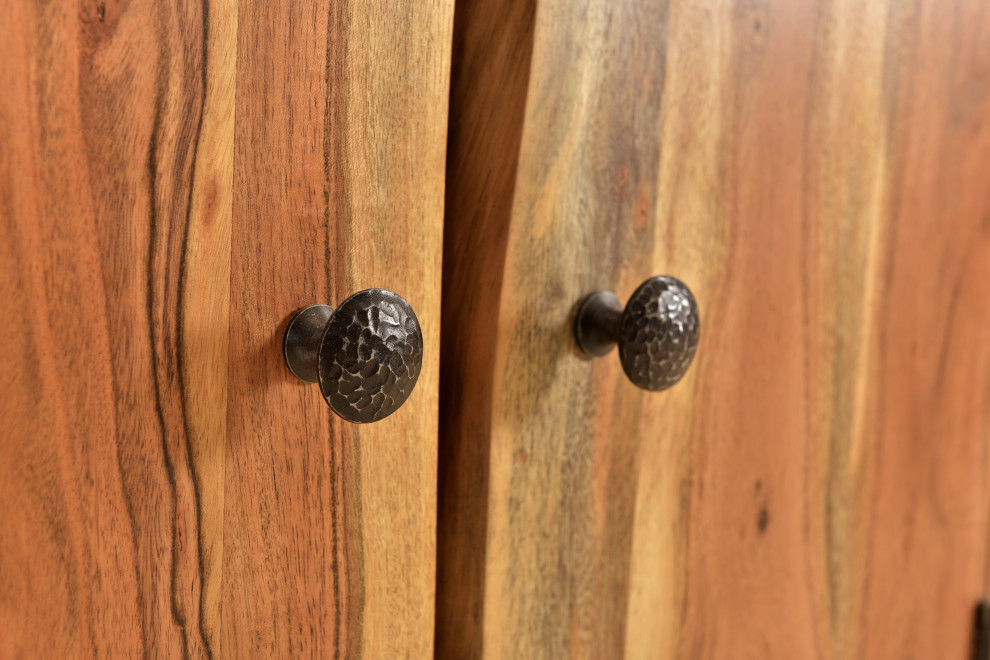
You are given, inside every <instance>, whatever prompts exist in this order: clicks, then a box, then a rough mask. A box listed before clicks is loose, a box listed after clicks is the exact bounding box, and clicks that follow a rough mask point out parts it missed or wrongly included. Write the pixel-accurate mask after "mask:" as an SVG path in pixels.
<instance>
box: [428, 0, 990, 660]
mask: <svg viewBox="0 0 990 660" xmlns="http://www.w3.org/2000/svg"><path fill="white" fill-rule="evenodd" d="M454 43H455V48H454V55H453V68H452V95H451V124H450V126H451V129H450V130H451V135H450V140H449V151H448V163H449V164H448V191H447V219H446V226H445V239H446V241H445V254H444V284H445V291H444V296H445V297H444V304H443V324H444V329H443V339H442V346H443V356H444V357H443V363H442V368H441V413H442V416H441V440H440V503H439V507H440V514H439V541H438V547H439V555H438V601H437V608H438V624H437V635H438V637H437V648H438V651H439V655H440V656H441V657H457V658H467V657H486V658H565V657H573V658H621V657H628V658H648V657H649V658H677V657H684V658H732V659H740V660H741V659H748V658H753V659H757V658H759V659H764V658H788V659H790V658H862V659H864V660H866V659H870V660H872V659H876V658H903V657H918V658H957V659H959V660H962V659H963V658H966V657H967V654H968V653H969V645H970V643H971V639H972V621H973V616H972V612H973V607H974V606H975V604H976V602H977V601H978V599H979V598H980V597H981V596H982V595H983V594H984V593H985V589H986V582H985V581H986V579H987V577H986V575H987V574H986V565H987V538H988V522H987V521H988V513H990V510H988V505H990V478H988V474H990V473H988V460H987V456H988V452H990V405H988V402H990V224H988V218H990V189H988V182H990V85H988V84H987V81H988V78H987V72H988V71H990V11H988V10H987V6H986V5H985V4H984V3H981V2H976V1H968V0H959V1H956V2H949V3H945V2H935V1H934V0H920V1H919V2H911V3H903V2H895V1H890V2H870V3H865V4H864V3H854V2H843V1H836V2H831V1H820V2H791V1H788V0H768V1H761V2H719V1H716V2H710V3H709V2H706V3H697V2H690V1H687V0H670V1H669V2H639V1H637V0H578V1H573V0H529V1H526V2H509V1H508V0H480V1H476V2H462V3H460V4H458V7H457V18H456V24H455V40H454ZM658 274H671V275H674V276H676V277H678V278H680V279H682V280H683V281H685V282H686V283H687V284H688V285H689V286H690V287H691V289H692V290H693V292H694V294H695V296H696V298H697V300H698V303H699V306H700V310H701V339H700V345H699V347H698V351H697V355H696V357H695V360H694V364H693V366H692V367H691V369H690V370H689V371H688V373H687V375H686V377H685V378H684V379H683V380H682V381H681V382H680V383H679V384H677V385H675V386H674V387H673V388H672V389H670V390H667V391H664V392H661V393H646V392H643V391H640V390H638V389H636V388H635V387H634V386H633V385H632V384H631V383H630V382H629V381H628V380H627V378H626V377H625V376H624V374H623V372H622V369H621V368H620V365H619V362H618V360H617V359H616V356H615V354H614V353H613V354H612V355H609V356H607V357H604V358H600V359H596V360H593V361H592V360H589V359H585V358H583V357H582V356H581V355H580V354H579V353H578V351H577V349H576V346H575V342H574V339H573V334H572V325H573V320H574V314H575V307H576V304H577V303H578V301H579V300H580V299H581V298H582V296H584V295H585V294H588V293H590V292H592V291H596V290H612V291H615V292H616V293H617V294H618V296H619V298H620V299H621V300H622V301H623V302H624V301H625V300H626V299H627V298H628V297H629V295H630V294H631V293H632V291H633V290H634V289H635V288H636V286H637V285H638V284H639V283H640V282H642V281H643V280H645V279H646V278H647V277H649V276H652V275H658Z"/></svg>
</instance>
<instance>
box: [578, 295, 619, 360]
mask: <svg viewBox="0 0 990 660" xmlns="http://www.w3.org/2000/svg"><path fill="white" fill-rule="evenodd" d="M621 321H622V303H621V302H620V301H619V299H618V298H617V297H616V296H615V294H614V293H612V292H611V291H596V292H595V293H592V294H589V295H588V296H587V297H585V299H584V300H582V301H581V304H580V305H579V306H578V311H577V316H576V317H575V318H574V339H575V340H577V345H578V348H580V349H581V350H582V351H584V352H585V353H587V354H588V355H590V356H592V357H602V356H603V355H608V354H609V353H610V352H611V351H612V349H613V348H615V344H616V342H617V341H618V339H619V325H620V323H621Z"/></svg>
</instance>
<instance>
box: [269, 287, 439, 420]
mask: <svg viewBox="0 0 990 660" xmlns="http://www.w3.org/2000/svg"><path fill="white" fill-rule="evenodd" d="M282 348H283V353H284V355H285V364H286V366H287V367H288V368H289V371H291V372H292V373H293V375H295V376H296V377H297V378H299V379H301V380H304V381H306V382H308V383H319V384H320V392H321V393H322V394H323V398H324V399H325V400H326V402H327V404H328V405H329V406H330V409H331V410H333V411H334V412H335V413H337V414H338V415H340V416H341V417H343V418H344V419H346V420H347V421H349V422H354V423H356V424H366V423H368V422H377V421H378V420H380V419H384V418H385V417H388V416H389V415H391V414H392V413H394V412H395V411H396V410H398V408H399V406H401V405H402V404H403V403H404V402H405V400H406V399H408V398H409V395H410V394H412V391H413V387H415V386H416V380H417V379H418V378H419V372H420V367H422V364H423V332H422V330H421V329H420V327H419V320H418V319H417V318H416V313H415V312H414V311H413V308H412V307H411V306H410V305H409V303H408V302H406V301H405V300H404V299H403V298H402V296H400V295H398V294H396V293H392V292H391V291H387V290H385V289H368V290H367V291H361V292H359V293H355V294H354V295H353V296H351V297H350V298H348V299H347V300H345V301H344V302H342V303H341V304H340V306H339V307H337V308H336V309H334V308H333V307H330V306H329V305H310V306H309V307H305V308H303V309H301V310H299V311H298V312H296V314H295V315H294V316H293V317H292V319H291V320H290V321H289V325H288V327H287V328H286V329H285V338H284V340H283V343H282Z"/></svg>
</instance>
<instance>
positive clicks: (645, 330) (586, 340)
mask: <svg viewBox="0 0 990 660" xmlns="http://www.w3.org/2000/svg"><path fill="white" fill-rule="evenodd" d="M700 333H701V324H700V321H699V318H698V305H697V303H696V302H695V300H694V296H693V295H692V294H691V290H690V289H688V288H687V285H686V284H684V282H681V281H680V280H679V279H677V278H676V277H670V276H668V275H660V276H658V277H651V278H650V279H648V280H646V281H645V282H643V283H642V284H641V285H640V286H639V288H638V289H636V292H635V293H633V294H632V297H631V298H629V302H628V303H626V307H625V309H623V308H622V303H620V302H619V299H618V298H617V297H616V296H615V294H614V293H612V292H610V291H598V292H596V293H592V294H591V295H589V296H587V297H586V298H585V299H584V300H583V301H582V302H581V305H580V306H579V307H578V313H577V317H576V319H575V321H574V336H575V338H576V339H577V344H578V346H579V347H580V348H581V350H582V351H584V352H585V353H587V354H588V355H591V356H593V357H600V356H602V355H605V354H607V353H608V352H609V351H611V350H612V347H613V346H615V344H618V345H619V361H620V362H621V363H622V369H623V371H625V372H626V375H627V376H628V377H629V380H631V381H632V382H633V384H634V385H636V387H640V388H642V389H644V390H650V391H651V392H658V391H660V390H665V389H667V388H668V387H670V386H671V385H673V384H674V383H676V382H677V381H679V380H680V379H681V377H683V376H684V374H685V372H687V370H688V367H689V366H691V360H692V359H693V358H694V353H695V350H696V349H697V348H698V336H699V334H700Z"/></svg>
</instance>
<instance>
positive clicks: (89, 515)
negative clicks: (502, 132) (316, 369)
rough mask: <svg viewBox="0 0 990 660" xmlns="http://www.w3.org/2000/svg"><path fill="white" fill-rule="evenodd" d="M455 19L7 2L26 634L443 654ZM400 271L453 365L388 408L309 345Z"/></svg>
mask: <svg viewBox="0 0 990 660" xmlns="http://www.w3.org/2000/svg"><path fill="white" fill-rule="evenodd" d="M451 21H452V4H451V2H449V1H445V0H438V1H436V2H422V3H415V5H413V4H412V3H408V5H407V3H403V2H399V1H397V0H396V1H393V2H384V3H376V4H375V5H374V6H371V5H368V4H364V3H356V2H353V3H348V2H329V1H324V2H317V3H293V2H289V1H288V0H278V1H276V2H266V3H253V2H243V3H240V6H238V4H237V3H236V2H235V1H234V0H211V1H210V2H208V3H206V2H181V3H167V2H166V3H154V2H149V1H146V0H135V1H133V2H129V3H120V2H113V1H111V2H84V3H59V2H40V3H38V2H28V1H26V0H14V1H13V2H6V3H2V6H0V63H2V64H0V364H2V365H3V368H2V369H0V502H2V506H0V657H43V658H59V657H100V658H106V657H114V658H135V657H178V656H191V657H321V658H322V657H340V658H345V657H346V658H353V657H383V658H396V657H420V658H421V657H429V656H430V655H431V654H432V648H433V642H432V638H433V602H434V584H435V579H434V564H435V540H434V539H435V520H436V512H435V482H436V425H437V380H438V359H439V350H438V349H439V324H438V322H437V321H436V319H438V318H439V313H440V288H439V287H440V256H441V247H440V246H441V232H442V229H441V227H442V206H443V180H444V152H445V141H446V111H447V93H448V72H449V49H450V29H451ZM235 115H236V117H235ZM371 286H384V287H388V288H391V289H393V290H395V291H397V292H399V293H400V294H401V295H403V296H404V297H406V298H407V299H408V300H409V301H410V302H411V303H412V304H413V306H414V307H415V309H416V311H417V312H418V314H419V317H420V319H421V321H422V325H423V328H424V332H425V344H426V351H425V353H426V362H425V365H424V369H423V372H422V375H421V377H420V381H419V384H418V387H417V390H416V392H415V393H414V394H413V396H412V397H411V398H410V400H409V401H408V402H407V403H406V405H405V406H404V407H403V408H402V410H400V411H399V412H397V413H396V414H395V415H394V416H393V417H392V418H390V419H389V420H386V421H385V422H382V423H380V424H376V425H371V426H368V427H364V428H360V429H358V428H355V427H347V426H345V425H343V424H341V423H339V422H337V421H336V420H334V419H332V418H331V416H330V415H329V414H328V412H327V409H326V406H325V404H324V403H323V402H322V399H321V398H320V396H319V391H318V389H317V388H316V386H307V385H303V384H301V383H299V382H296V381H294V380H293V379H292V378H290V377H289V376H288V375H287V374H286V372H285V370H284V367H283V365H282V361H281V346H280V339H281V333H282V331H283V330H284V327H285V321H286V320H287V318H288V316H289V315H290V314H291V312H292V311H293V310H295V309H296V308H298V307H301V306H302V305H305V304H311V303H316V302H324V303H327V302H329V303H333V302H339V301H341V300H342V299H343V298H344V297H345V296H346V295H348V294H350V293H352V292H354V291H356V290H358V289H361V288H367V287H371Z"/></svg>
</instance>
